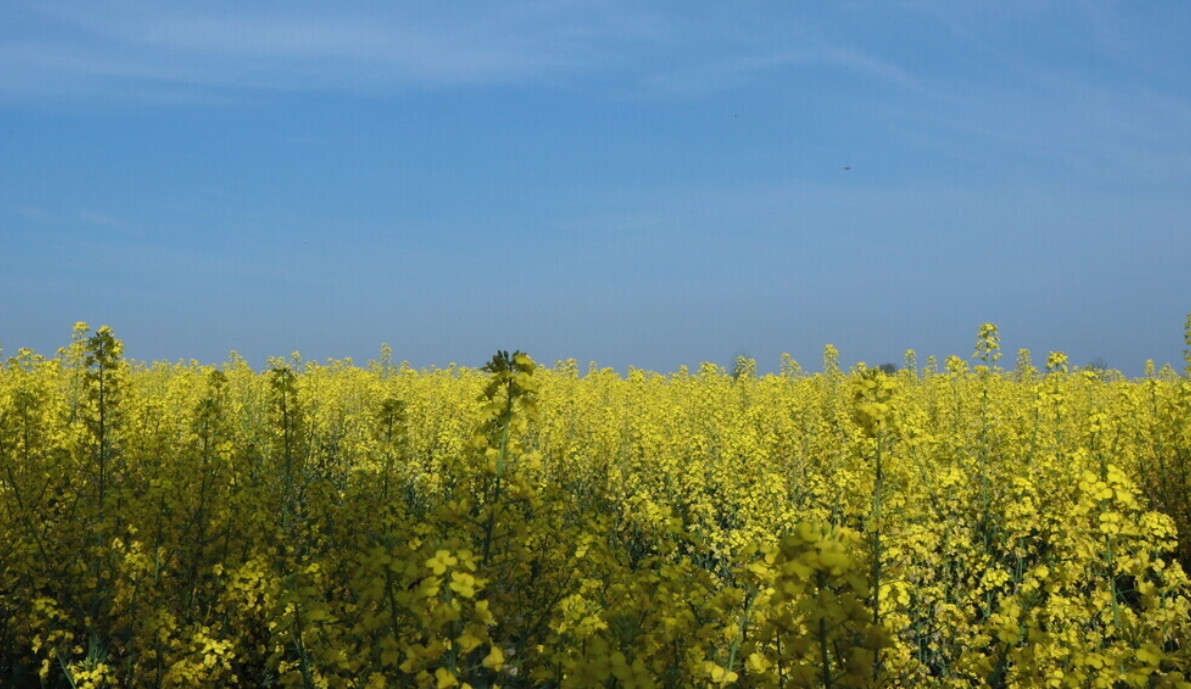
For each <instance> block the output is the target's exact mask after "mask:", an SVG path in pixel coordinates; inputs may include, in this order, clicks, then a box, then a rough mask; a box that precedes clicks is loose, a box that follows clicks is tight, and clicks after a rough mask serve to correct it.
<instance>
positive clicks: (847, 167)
mask: <svg viewBox="0 0 1191 689" xmlns="http://www.w3.org/2000/svg"><path fill="white" fill-rule="evenodd" d="M851 171H852V166H851V165H845V166H844V172H851Z"/></svg>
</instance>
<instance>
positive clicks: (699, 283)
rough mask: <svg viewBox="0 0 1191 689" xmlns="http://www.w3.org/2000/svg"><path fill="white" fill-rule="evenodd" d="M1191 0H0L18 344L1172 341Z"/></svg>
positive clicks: (5, 257) (774, 354) (1138, 355)
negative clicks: (95, 337) (73, 340)
mask: <svg viewBox="0 0 1191 689" xmlns="http://www.w3.org/2000/svg"><path fill="white" fill-rule="evenodd" d="M1189 36H1191V3H1188V2H1186V1H1185V0H1153V1H1149V2H1144V3H1138V2H1109V1H1097V0H1087V1H1084V2H1076V1H1071V2H1048V1H1045V0H987V1H985V0H971V1H965V2H954V1H953V0H904V1H896V0H879V1H878V0H872V1H849V2H844V1H840V2H826V3H814V2H752V1H748V0H745V1H742V2H730V3H729V2H703V1H702V0H694V1H687V2H681V3H679V2H657V3H639V2H619V1H616V0H608V1H601V2H595V1H588V0H554V1H550V2H541V1H534V2H521V1H519V0H512V1H504V2H467V1H461V2H433V3H424V2H423V3H411V2H344V3H325V2H317V3H316V2H305V1H286V2H233V1H231V0H215V1H213V2H203V3H163V2H149V1H147V0H145V1H124V0H108V1H105V2H94V0H55V1H54V2H31V1H26V0H6V2H4V3H3V4H0V291H2V292H3V299H0V346H2V347H3V352H4V356H11V355H13V354H15V353H16V350H17V348H19V347H31V348H34V349H36V350H38V351H39V352H42V353H44V354H47V355H49V354H52V353H53V351H54V350H55V349H56V348H57V347H59V346H62V345H65V344H66V343H67V342H68V341H69V337H70V331H71V327H72V325H73V324H74V323H75V321H79V320H84V321H87V322H89V323H90V324H91V325H92V326H93V327H97V326H99V325H101V324H107V325H110V326H112V327H113V328H114V329H115V331H116V334H117V336H118V337H120V338H121V339H123V340H124V342H125V344H126V348H127V354H128V355H129V356H130V357H132V358H135V359H139V360H159V359H166V360H171V361H173V360H179V359H191V358H194V359H198V360H200V361H203V362H205V363H215V362H220V361H223V360H225V359H226V357H227V354H228V352H229V351H230V350H233V349H234V350H237V351H239V352H240V353H241V354H242V355H243V356H245V357H247V358H248V360H249V362H250V363H252V364H254V365H258V366H259V365H263V364H264V361H265V358H266V357H268V356H271V355H287V354H289V353H290V352H292V351H294V350H298V351H300V352H301V353H302V355H303V356H304V358H306V359H308V360H309V359H319V360H321V359H326V358H328V357H334V358H343V357H353V358H354V359H355V360H356V361H358V362H360V363H363V362H365V361H366V360H367V359H369V358H374V357H375V356H376V355H377V352H378V350H379V347H380V345H381V343H385V342H387V343H389V344H390V345H391V346H392V347H393V349H394V357H395V358H396V359H398V360H403V359H404V360H408V361H409V362H410V363H412V364H413V365H414V366H419V367H421V366H431V365H436V366H445V365H447V364H448V363H451V362H457V363H459V364H464V365H471V366H477V365H480V364H482V363H483V362H484V361H485V360H487V359H488V358H489V357H490V356H491V354H492V353H493V352H494V351H495V350H497V349H510V350H511V349H522V350H525V351H528V352H529V353H530V354H531V355H533V356H534V357H535V359H537V360H538V361H540V362H543V363H547V364H550V363H553V362H554V361H555V360H556V359H563V358H570V357H573V358H576V359H578V360H579V361H580V362H581V363H582V364H583V365H586V362H588V361H590V360H595V361H597V362H598V363H599V364H600V365H602V366H613V367H616V368H618V369H620V370H622V371H623V370H625V369H626V368H627V367H628V366H629V365H633V366H637V367H639V368H646V369H652V370H657V371H662V372H670V371H674V370H676V369H677V368H678V366H679V365H683V364H686V365H688V366H692V367H694V366H697V365H698V364H699V362H701V361H711V362H715V363H718V364H721V365H725V366H726V365H729V364H730V362H731V361H732V359H733V358H734V357H735V356H736V355H739V354H746V355H748V356H752V357H755V358H756V359H757V360H758V363H759V367H760V369H761V370H762V371H771V370H774V369H776V368H777V366H778V362H779V357H780V355H781V353H782V352H789V353H790V354H791V355H793V356H794V357H795V359H797V360H799V361H800V362H801V363H802V364H803V365H804V367H806V368H810V369H818V368H819V367H820V362H821V356H822V350H823V346H824V345H825V344H828V343H831V344H834V345H835V346H837V347H838V348H839V349H840V351H841V355H842V359H843V361H844V363H845V364H851V363H853V362H856V361H858V360H863V361H866V362H868V363H869V364H870V365H876V364H879V363H882V362H887V361H888V362H900V361H901V359H902V355H903V352H904V351H905V350H906V349H908V348H913V349H915V350H917V351H918V355H919V361H922V360H924V359H925V358H926V356H928V355H931V354H934V355H938V356H939V357H940V358H942V357H945V356H947V355H950V354H958V355H960V356H964V357H967V356H969V355H970V354H971V352H972V348H973V344H974V340H975V335H976V331H977V328H978V326H979V325H980V323H982V322H985V321H992V322H994V323H997V324H998V325H999V326H1000V328H1001V337H1002V344H1003V346H1004V348H1005V350H1006V359H1005V360H1004V361H1003V362H1002V363H1003V364H1004V365H1006V366H1010V367H1011V366H1012V359H1013V356H1014V353H1015V352H1016V350H1017V349H1019V348H1028V349H1030V350H1031V351H1032V352H1033V354H1034V360H1035V362H1036V363H1038V364H1041V363H1043V362H1044V361H1045V357H1046V353H1047V352H1048V351H1050V350H1063V351H1065V352H1067V353H1068V355H1069V356H1070V358H1071V360H1072V362H1073V363H1076V364H1086V363H1089V362H1091V361H1093V360H1096V359H1101V360H1103V361H1105V362H1107V364H1108V365H1109V366H1110V367H1113V368H1119V369H1121V370H1123V371H1125V372H1126V373H1127V374H1129V375H1138V374H1140V372H1141V369H1142V365H1143V363H1144V361H1145V360H1146V359H1154V360H1155V361H1156V362H1157V363H1158V364H1159V365H1161V364H1163V363H1166V362H1170V363H1173V364H1175V365H1176V367H1177V368H1181V363H1182V362H1181V350H1182V346H1183V343H1182V329H1183V320H1184V317H1185V315H1186V314H1187V312H1188V311H1191V40H1189V39H1188V37H1189Z"/></svg>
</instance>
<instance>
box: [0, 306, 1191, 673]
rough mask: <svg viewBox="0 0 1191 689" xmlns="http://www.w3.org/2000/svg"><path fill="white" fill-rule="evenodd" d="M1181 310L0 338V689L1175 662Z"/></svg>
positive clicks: (1181, 513) (1175, 666) (1180, 588)
mask: <svg viewBox="0 0 1191 689" xmlns="http://www.w3.org/2000/svg"><path fill="white" fill-rule="evenodd" d="M1186 335H1187V338H1188V342H1187V346H1188V362H1187V365H1188V369H1187V371H1186V372H1185V373H1186V375H1184V374H1182V373H1177V372H1175V371H1174V370H1173V369H1171V368H1169V367H1167V368H1164V369H1162V370H1160V371H1156V370H1154V368H1153V367H1152V366H1151V367H1149V368H1148V369H1147V372H1146V375H1145V377H1144V378H1142V379H1136V380H1127V379H1125V378H1124V377H1123V376H1121V375H1120V374H1118V373H1115V372H1112V371H1105V370H1102V369H1099V368H1092V369H1084V370H1081V369H1078V368H1076V367H1073V366H1071V365H1069V363H1068V361H1067V359H1066V357H1065V356H1063V355H1062V354H1061V353H1050V354H1049V355H1048V356H1047V357H1046V359H1045V362H1044V363H1042V364H1041V366H1042V368H1041V369H1039V368H1036V367H1035V365H1034V364H1033V363H1032V359H1031V355H1030V353H1029V352H1025V351H1022V352H1019V353H1018V354H1017V356H1016V360H1015V362H1014V365H1013V366H1012V368H1003V367H1002V361H1001V350H1000V342H999V336H998V332H997V329H996V328H995V326H992V325H985V326H982V327H981V328H980V329H979V331H978V333H977V338H976V347H975V351H974V353H973V354H972V356H970V357H968V358H961V357H958V356H953V357H950V358H948V359H946V360H945V361H943V362H941V363H939V362H936V361H935V360H934V359H928V360H927V361H925V362H923V363H922V364H921V365H920V364H919V363H918V362H917V361H916V360H915V359H916V357H915V355H914V353H913V352H908V353H907V354H906V360H905V362H904V365H903V366H901V367H900V370H897V371H896V372H892V373H891V372H889V371H887V370H881V369H874V368H868V367H865V366H863V365H857V366H856V367H854V368H853V369H852V370H848V371H844V370H841V367H840V364H839V354H838V353H837V352H836V351H835V349H834V348H832V347H830V346H828V347H827V348H826V349H825V352H824V360H823V362H822V364H821V370H819V371H818V372H814V373H811V372H807V371H804V370H803V369H802V368H801V367H800V366H799V365H798V364H797V363H796V362H795V361H793V360H792V359H790V358H789V357H783V360H782V366H781V371H780V373H778V374H772V375H764V376H758V375H757V374H756V366H755V363H754V362H751V361H749V360H746V359H741V360H740V361H738V363H737V365H736V366H735V367H734V368H733V369H732V370H731V371H729V370H725V369H724V368H722V367H719V366H715V365H711V364H704V365H703V366H701V367H700V368H699V370H697V371H689V370H686V369H681V370H679V371H678V372H676V373H673V374H667V375H662V374H658V373H651V372H646V371H641V370H636V369H632V370H630V371H629V372H628V374H627V375H624V376H622V375H620V374H618V373H617V372H615V371H612V370H610V369H598V368H596V367H595V366H594V365H593V366H592V367H590V368H588V369H587V370H585V371H582V372H581V371H580V369H579V366H578V365H577V364H576V362H574V361H563V362H557V363H556V364H554V366H553V367H549V368H547V367H545V366H541V365H538V364H536V363H535V362H534V361H532V360H531V358H530V357H529V356H527V355H526V354H523V353H521V352H515V353H512V354H509V353H507V352H498V353H497V354H496V355H495V356H494V357H493V358H492V360H491V362H489V363H488V364H487V365H485V366H483V367H482V368H479V369H473V368H465V367H456V366H451V367H448V368H446V369H431V370H414V369H412V368H410V367H409V366H408V365H403V364H395V363H394V362H393V361H392V352H391V351H389V350H388V349H387V348H385V349H383V350H382V355H381V356H380V357H379V358H378V359H377V360H376V361H373V362H371V363H369V364H368V365H367V366H364V367H361V366H357V365H355V364H353V363H352V362H350V361H329V362H326V363H316V362H304V361H302V360H301V359H300V357H298V356H297V355H293V356H291V357H289V358H285V359H281V358H278V359H274V360H271V361H270V362H269V366H268V368H267V370H265V371H262V372H257V371H254V370H253V369H252V368H251V367H249V365H248V364H247V363H246V362H245V361H244V360H243V359H241V358H239V357H238V356H236V355H234V354H233V355H232V356H231V358H230V360H229V361H227V362H225V363H223V364H221V365H219V366H205V365H199V364H198V363H194V362H191V363H178V364H167V363H156V364H151V365H150V364H139V363H132V362H129V361H127V360H126V359H125V358H124V356H123V345H122V343H121V342H120V341H119V340H118V339H117V338H116V337H115V335H114V333H113V332H112V331H111V330H110V329H108V328H99V329H98V330H95V331H92V330H91V329H90V328H89V327H88V326H87V325H86V324H79V325H78V326H76V328H75V331H74V337H73V339H72V341H71V342H70V344H69V345H68V346H66V347H64V348H62V349H61V350H59V351H58V352H57V353H56V354H55V355H54V356H51V357H46V356H42V355H38V354H36V353H33V352H30V351H27V350H21V351H18V352H17V353H16V354H15V355H11V356H9V357H8V358H7V359H6V361H5V363H4V364H3V366H2V367H0V685H3V686H15V687H215V686H240V687H265V686H285V687H303V688H310V687H345V688H346V687H366V688H368V689H379V688H381V687H433V688H437V689H448V688H450V687H472V688H473V689H480V688H483V687H498V686H499V687H626V688H628V687H1104V688H1115V687H1184V688H1186V687H1191V679H1189V678H1188V673H1189V672H1191V584H1189V583H1188V578H1187V575H1186V572H1187V568H1188V567H1189V566H1191V537H1189V536H1191V501H1189V500H1188V497H1189V495H1191V477H1189V475H1188V474H1189V472H1191V319H1189V320H1188V323H1187V333H1186ZM890 368H891V367H890Z"/></svg>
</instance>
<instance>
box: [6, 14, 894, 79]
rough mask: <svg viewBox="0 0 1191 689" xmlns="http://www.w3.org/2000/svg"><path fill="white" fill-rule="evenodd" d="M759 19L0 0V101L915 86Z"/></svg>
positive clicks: (867, 56)
mask: <svg viewBox="0 0 1191 689" xmlns="http://www.w3.org/2000/svg"><path fill="white" fill-rule="evenodd" d="M262 7H268V9H262ZM428 8H429V9H428ZM754 9H755V10H765V8H764V7H758V8H754ZM703 10H708V11H707V12H705V11H703ZM765 15H766V13H765V12H764V11H754V12H748V11H747V10H745V11H738V9H737V8H735V7H734V8H732V10H731V12H728V11H727V10H725V9H723V8H719V7H717V6H715V5H713V4H708V5H706V6H705V7H701V8H692V9H690V11H683V12H673V13H669V14H667V13H665V12H661V11H657V10H650V9H644V8H640V7H637V6H636V5H633V4H626V3H619V2H611V3H609V2H592V1H590V0H573V1H570V2H553V3H543V2H531V1H524V2H516V1H511V2H508V3H500V4H499V5H491V4H488V3H479V2H466V3H462V4H455V3H452V4H451V5H450V6H447V5H441V4H439V5H433V6H425V7H412V6H409V5H401V6H392V7H388V6H372V7H369V8H364V7H363V6H361V5H360V4H358V3H349V4H343V5H340V4H336V5H335V6H334V9H333V10H332V9H328V6H326V5H321V4H317V3H307V2H291V3H286V4H284V5H277V6H262V5H257V4H251V5H244V4H241V3H231V2H227V3H224V2H216V3H204V4H203V5H201V6H198V5H194V4H170V3H150V2H140V1H135V0H127V1H124V2H119V1H115V2H110V3H102V4H100V3H93V2H81V1H79V0H63V2H55V3H52V4H48V3H27V2H17V3H13V4H11V5H8V6H7V7H6V8H3V9H0V25H7V26H8V27H9V28H8V29H7V30H4V29H0V39H3V40H2V42H0V65H3V66H0V97H4V96H7V97H8V98H10V99H11V98H14V97H15V98H22V97H26V98H28V97H45V96H53V95H58V96H68V97H74V98H78V97H87V96H94V95H104V94H108V95H112V96H114V97H121V96H126V95H129V94H133V95H141V96H146V95H148V94H151V93H153V92H157V93H159V94H161V97H162V99H164V100H167V101H168V100H176V99H178V98H179V97H180V96H181V94H185V93H191V94H192V95H193V94H197V95H202V96H208V97H219V96H224V97H226V93H227V92H231V93H235V92H243V91H247V90H262V89H263V90H282V91H284V90H331V91H335V90H357V91H359V90H362V91H367V92H372V91H377V90H390V89H393V88H402V87H426V86H444V85H445V86H450V85H470V84H490V83H510V82H515V83H524V82H533V81H555V80H558V79H560V78H574V77H578V78H580V79H582V78H591V79H603V78H606V77H608V76H616V77H618V78H621V79H624V80H625V81H626V82H628V83H638V84H643V85H645V86H646V87H651V88H657V89H661V90H662V91H667V92H671V93H676V94H690V93H697V92H702V93H706V92H710V91H714V90H717V89H721V88H725V87H730V86H734V85H736V84H739V83H742V82H747V81H749V80H752V79H754V78H756V77H757V76H759V75H760V76H763V75H765V74H766V73H767V72H771V71H772V70H774V69H776V68H781V67H786V66H790V65H806V66H818V67H823V66H828V67H844V68H847V69H851V70H856V71H860V72H863V73H866V74H869V75H872V76H876V77H878V78H881V79H884V80H888V81H890V82H893V83H897V84H899V85H902V86H914V85H915V83H914V79H913V78H912V77H911V76H910V75H909V74H908V73H907V72H906V71H905V70H904V69H903V68H901V67H899V66H898V65H896V64H895V63H894V62H893V61H891V60H889V59H886V58H882V57H880V56H878V55H875V54H872V53H868V52H865V51H863V50H860V49H859V48H857V47H855V46H854V45H852V44H850V43H848V42H846V41H840V42H832V41H827V40H822V39H821V38H816V37H815V33H814V31H813V28H812V27H811V26H810V24H809V23H808V22H807V21H804V19H805V18H804V17H801V16H799V15H797V14H791V13H789V12H788V11H787V12H784V13H783V17H782V18H781V21H776V22H770V23H768V25H767V23H766V21H765ZM6 33H7V35H5V34H6ZM791 46H796V48H795V49H791Z"/></svg>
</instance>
